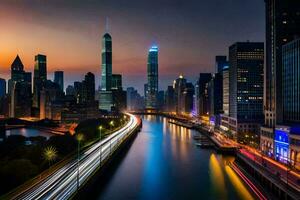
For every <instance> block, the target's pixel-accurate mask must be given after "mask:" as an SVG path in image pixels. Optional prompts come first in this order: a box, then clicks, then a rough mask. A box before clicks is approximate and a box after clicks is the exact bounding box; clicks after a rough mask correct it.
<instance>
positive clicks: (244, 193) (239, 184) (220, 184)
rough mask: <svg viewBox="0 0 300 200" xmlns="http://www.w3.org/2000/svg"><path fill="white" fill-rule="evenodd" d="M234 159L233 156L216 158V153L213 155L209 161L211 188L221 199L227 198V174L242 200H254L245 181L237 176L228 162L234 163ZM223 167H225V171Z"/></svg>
mask: <svg viewBox="0 0 300 200" xmlns="http://www.w3.org/2000/svg"><path fill="white" fill-rule="evenodd" d="M233 161H234V157H232V156H226V157H225V156H221V155H218V156H216V155H215V154H214V153H212V154H211V156H210V159H209V169H210V171H211V181H212V183H211V185H212V186H211V188H213V189H214V190H215V191H216V192H217V193H218V194H220V197H222V198H224V197H226V196H227V190H226V189H227V188H226V184H225V174H226V175H227V177H228V178H229V180H230V182H231V183H232V185H233V187H234V189H235V190H236V192H237V194H238V195H239V196H240V198H241V199H254V198H253V196H252V195H251V193H250V192H249V191H248V189H247V188H246V187H245V185H244V183H243V181H242V180H241V179H240V178H239V177H238V176H237V175H236V173H235V172H234V171H233V170H232V169H231V168H230V167H229V166H228V162H233ZM221 166H225V174H224V169H223V168H222V167H221Z"/></svg>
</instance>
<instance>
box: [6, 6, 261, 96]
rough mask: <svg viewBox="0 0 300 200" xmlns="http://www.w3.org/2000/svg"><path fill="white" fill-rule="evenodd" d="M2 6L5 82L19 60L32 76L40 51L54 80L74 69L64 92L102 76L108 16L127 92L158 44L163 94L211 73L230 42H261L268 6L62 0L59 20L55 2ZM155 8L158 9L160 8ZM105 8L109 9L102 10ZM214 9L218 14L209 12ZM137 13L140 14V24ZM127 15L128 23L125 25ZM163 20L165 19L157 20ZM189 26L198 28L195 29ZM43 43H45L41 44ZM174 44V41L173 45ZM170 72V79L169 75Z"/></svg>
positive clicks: (116, 66) (117, 69)
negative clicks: (176, 81) (181, 81)
mask: <svg viewBox="0 0 300 200" xmlns="http://www.w3.org/2000/svg"><path fill="white" fill-rule="evenodd" d="M2 2H3V6H2V7H1V8H0V11H1V12H0V13H2V14H0V15H5V21H4V20H1V23H3V24H4V27H6V28H5V30H4V31H2V32H1V37H0V38H1V39H0V40H1V43H2V44H3V46H4V47H5V48H3V49H2V50H0V54H2V58H1V59H0V73H1V74H3V75H4V76H5V78H6V79H8V75H9V66H10V64H11V62H12V61H13V59H14V58H15V56H16V54H19V56H20V57H21V59H22V61H23V63H24V66H25V70H27V71H33V65H34V58H33V57H34V55H36V54H38V53H41V54H45V55H47V57H48V71H49V74H50V76H49V78H50V77H52V73H53V72H54V71H56V70H63V71H65V72H66V74H68V72H70V71H72V75H71V76H68V75H67V76H66V77H65V78H66V80H65V82H66V86H67V85H69V84H71V83H72V82H74V80H78V79H82V78H83V77H84V74H85V73H84V71H85V70H87V71H91V72H93V73H94V74H95V75H96V76H97V74H100V69H99V66H100V64H101V63H100V60H99V58H100V57H101V55H100V53H99V51H98V50H99V44H100V43H101V37H102V35H103V33H104V32H105V30H104V29H105V26H104V23H105V18H106V17H109V32H110V33H111V35H112V37H113V38H114V41H115V42H114V44H113V49H114V56H113V63H114V69H115V72H116V73H122V74H124V76H123V78H124V86H125V87H128V86H131V85H133V83H135V82H137V81H138V84H137V85H143V83H144V82H145V80H146V75H145V74H146V70H147V56H146V54H147V50H148V48H149V47H151V45H153V44H154V43H155V44H158V46H159V48H160V50H161V51H160V52H161V59H160V63H159V64H160V75H161V76H160V77H161V79H160V81H161V83H160V89H164V88H166V87H167V85H168V82H170V81H172V79H173V77H174V76H177V75H178V74H184V75H185V77H188V78H190V79H192V80H193V81H195V80H196V77H195V76H194V74H195V73H196V72H197V74H198V71H203V72H213V70H214V63H213V58H214V56H215V55H217V54H221V55H222V54H225V53H226V52H227V46H229V45H230V44H232V43H233V42H236V41H245V40H247V39H249V40H250V41H264V16H263V13H264V9H263V7H264V6H263V1H260V0H257V1H255V2H253V1H247V2H245V3H240V2H238V1H231V2H229V3H228V5H225V4H220V5H219V7H216V6H215V5H216V4H217V3H218V2H219V1H217V0H215V1H212V2H211V3H207V2H198V1H191V2H190V4H189V5H184V6H183V4H182V3H181V2H180V1H176V2H173V1H172V2H171V1H166V2H165V3H164V4H162V5H160V4H159V6H153V7H151V9H150V10H154V9H155V12H154V14H152V13H151V12H149V11H147V10H148V6H149V3H146V2H138V3H137V2H135V1H133V2H130V3H127V4H129V5H127V4H124V3H119V4H116V2H111V3H107V2H100V3H97V2H94V1H91V2H90V4H87V5H85V4H82V3H80V2H76V3H75V5H74V4H72V6H70V4H71V3H70V1H63V2H61V5H60V9H58V10H57V11H56V12H55V15H54V14H52V11H53V10H54V9H53V7H54V6H53V3H52V2H47V3H45V2H43V4H41V3H39V2H36V3H35V4H34V5H33V2H35V1H30V2H28V3H27V4H26V5H24V4H23V3H22V2H15V1H14V2H11V1H6V0H2ZM72 3H73V1H72ZM134 3H135V4H136V5H135V6H133V4H134ZM102 4H103V6H102ZM153 4H154V5H156V4H155V2H154V3H153ZM80 6H81V7H80ZM122 6H123V7H124V13H120V12H118V13H116V11H115V9H117V10H118V9H119V8H122ZM79 7H80V8H79ZM127 7H129V8H128V9H127ZM190 7H195V8H190ZM104 8H107V9H106V10H104V11H103V9H104ZM125 8H126V9H125ZM196 8H197V9H198V10H195V9H196ZM212 8H214V9H215V11H216V14H213V15H212V14H211V13H209V12H207V10H209V9H212ZM98 10H99V13H100V14H99V13H98ZM20 11H22V12H20ZM96 11H97V12H96ZM101 11H103V12H101ZM136 12H138V13H136ZM141 12H143V13H141ZM20 13H23V14H20ZM45 13H47V15H46V14H45ZM72 13H74V17H72V16H71V14H72ZM133 13H136V14H133ZM244 13H247V14H244ZM138 14H142V15H141V17H139V18H138V19H137V18H136V15H138ZM223 15H225V16H227V17H226V19H220V17H221V16H223ZM237 15H239V19H237V18H236V16H237ZM126 17H127V18H128V19H127V20H128V21H126V23H125V22H124V18H126ZM161 18H163V19H164V20H158V19H161ZM2 19H4V18H2ZM21 19H22V20H21ZM41 21H43V23H42V22H41ZM192 22H193V23H197V24H199V26H197V27H196V28H194V27H193V29H192V28H191V25H192ZM244 22H245V24H244ZM124 24H126V26H124ZM215 27H220V30H222V31H220V32H219V31H216V30H215ZM25 28H26V29H25ZM18 33H20V34H18ZM21 33H22V34H21ZM29 33H30V34H29ZM32 33H34V34H32ZM224 33H227V34H224ZM33 36H34V37H33ZM186 36H188V37H186ZM2 38H3V39H2ZM169 38H170V39H169ZM46 39H47V43H44V42H43V41H46ZM2 40H3V41H2ZM175 40H176V43H173V42H172V41H175ZM45 44H46V45H45ZM180 47H181V48H180ZM4 49H5V50H4ZM182 49H184V51H182ZM178 56H180V57H181V58H182V59H180V61H178V60H177V59H176V58H177V57H178ZM171 70H172V74H167V72H170V71H171ZM98 85H99V80H98V79H97V78H96V86H97V87H96V88H98ZM138 90H139V92H140V93H142V91H143V88H142V87H138Z"/></svg>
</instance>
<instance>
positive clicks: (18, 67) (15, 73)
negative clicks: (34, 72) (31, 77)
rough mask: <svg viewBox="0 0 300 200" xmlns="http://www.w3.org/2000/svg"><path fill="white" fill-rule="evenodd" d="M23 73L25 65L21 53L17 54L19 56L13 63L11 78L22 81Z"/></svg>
mask: <svg viewBox="0 0 300 200" xmlns="http://www.w3.org/2000/svg"><path fill="white" fill-rule="evenodd" d="M23 73H24V65H23V63H22V61H21V59H20V57H19V55H17V57H16V58H15V60H14V61H13V63H12V64H11V79H12V80H13V81H21V80H23Z"/></svg>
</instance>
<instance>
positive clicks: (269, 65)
mask: <svg viewBox="0 0 300 200" xmlns="http://www.w3.org/2000/svg"><path fill="white" fill-rule="evenodd" d="M265 10H266V16H265V18H266V52H265V54H266V62H265V69H264V74H265V77H264V82H265V87H264V88H265V91H264V114H265V123H264V126H262V127H261V137H260V145H261V150H262V151H263V152H265V153H267V154H268V155H276V151H277V150H276V144H275V141H274V138H276V137H277V136H278V135H276V131H274V130H276V126H277V125H282V124H283V123H285V120H286V119H287V120H289V119H288V118H285V117H288V116H287V115H286V114H287V112H286V111H287V109H289V108H288V107H285V106H286V105H284V101H285V100H287V99H286V98H287V97H286V96H284V95H286V94H285V93H286V92H287V91H289V90H286V89H287V88H284V86H283V84H286V83H287V82H286V81H287V79H289V78H292V76H291V77H287V75H286V74H285V75H283V65H285V69H288V68H290V67H291V66H288V65H287V63H285V64H283V60H282V57H283V54H282V53H283V52H282V48H283V45H285V44H287V43H289V42H291V41H292V40H294V39H295V37H297V36H300V1H298V0H284V1H281V0H265ZM286 48H289V47H286ZM286 72H287V71H286ZM284 79H285V81H284ZM298 85H299V84H298ZM298 99H299V98H298ZM284 129H285V130H286V128H284ZM279 132H280V133H283V132H284V131H283V132H282V130H280V131H279ZM277 140H278V138H277ZM278 151H280V149H278ZM284 151H287V149H285V150H284ZM286 155H289V154H288V153H287V154H286Z"/></svg>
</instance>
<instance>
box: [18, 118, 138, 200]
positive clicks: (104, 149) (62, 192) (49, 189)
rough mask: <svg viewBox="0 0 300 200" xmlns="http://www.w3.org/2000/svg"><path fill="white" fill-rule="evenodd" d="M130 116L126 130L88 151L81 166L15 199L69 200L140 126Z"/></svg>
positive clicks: (68, 167)
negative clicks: (101, 163) (121, 142)
mask: <svg viewBox="0 0 300 200" xmlns="http://www.w3.org/2000/svg"><path fill="white" fill-rule="evenodd" d="M128 115H129V116H130V119H129V122H128V123H127V124H126V125H125V126H124V127H122V128H121V129H119V130H117V131H116V132H114V133H113V134H111V135H110V136H108V137H107V138H105V139H104V140H102V141H99V142H97V143H96V144H94V145H92V146H91V147H89V148H88V149H86V150H84V151H83V152H82V153H81V154H80V158H79V162H78V159H74V160H72V161H70V162H68V163H67V164H66V165H65V166H63V167H62V168H60V169H59V170H57V171H55V172H54V173H53V174H51V175H49V176H48V177H47V178H45V179H43V180H42V181H40V182H39V183H38V184H36V185H34V186H32V187H31V188H28V189H26V190H25V191H22V192H21V193H19V194H17V195H15V196H14V197H13V199H26V200H31V199H69V198H70V197H71V196H72V195H73V194H75V192H76V191H77V189H78V187H80V186H81V185H82V184H83V183H84V182H86V181H87V180H88V179H89V178H90V176H91V175H92V174H93V173H94V172H95V171H96V170H97V169H98V168H99V165H100V158H101V162H102V161H104V160H105V159H107V158H108V157H109V156H110V155H111V153H112V152H113V149H115V148H116V147H117V146H118V145H119V144H120V141H122V139H124V138H126V136H127V135H128V134H129V133H131V131H132V130H133V129H134V128H135V127H136V126H137V125H138V119H137V118H136V117H135V116H134V115H132V114H128ZM78 168H79V176H78ZM78 177H79V182H78Z"/></svg>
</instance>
